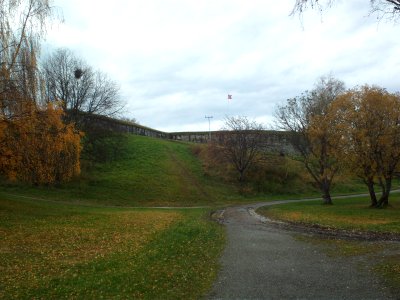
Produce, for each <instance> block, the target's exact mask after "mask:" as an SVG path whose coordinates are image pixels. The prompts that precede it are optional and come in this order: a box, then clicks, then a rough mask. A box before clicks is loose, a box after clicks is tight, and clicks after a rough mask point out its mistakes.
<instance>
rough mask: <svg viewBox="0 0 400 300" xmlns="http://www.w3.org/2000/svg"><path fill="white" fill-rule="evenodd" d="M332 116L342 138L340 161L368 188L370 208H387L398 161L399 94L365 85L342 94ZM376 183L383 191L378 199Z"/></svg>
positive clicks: (399, 133) (339, 152) (399, 154)
mask: <svg viewBox="0 0 400 300" xmlns="http://www.w3.org/2000/svg"><path fill="white" fill-rule="evenodd" d="M332 114H333V115H335V116H336V119H337V120H338V123H339V124H340V123H341V124H340V126H339V127H336V130H337V131H338V132H340V135H341V146H340V147H339V148H340V151H338V154H339V155H340V159H341V160H342V161H344V162H346V163H347V165H348V166H349V168H350V169H351V170H352V171H353V172H355V174H356V175H357V176H358V177H360V178H362V180H363V181H364V183H365V184H366V185H367V186H368V191H369V194H370V198H371V206H373V207H382V206H385V205H388V201H389V195H390V191H391V188H392V179H393V176H394V173H395V171H396V167H397V165H398V163H399V161H400V97H399V95H398V94H394V93H389V92H388V91H386V90H385V89H383V88H380V87H377V86H368V85H364V86H361V87H358V88H355V89H352V90H349V91H347V92H346V93H345V94H343V95H341V96H340V97H339V98H338V99H337V100H336V101H335V103H334V105H332ZM339 120H341V121H340V122H339ZM375 184H378V185H379V186H380V187H381V189H382V195H381V197H380V199H379V200H378V199H377V196H376V193H375V189H374V186H375Z"/></svg>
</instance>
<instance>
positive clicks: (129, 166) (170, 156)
mask: <svg viewBox="0 0 400 300" xmlns="http://www.w3.org/2000/svg"><path fill="white" fill-rule="evenodd" d="M5 191H6V192H7V193H10V194H18V195H29V197H38V198H44V199H51V200H58V201H68V202H75V203H84V204H101V205H117V206H200V205H215V204H217V203H218V202H219V201H220V200H221V199H226V198H231V197H235V196H234V194H235V193H232V187H231V186H229V185H227V184H224V183H221V182H216V181H215V179H214V180H212V179H209V178H206V177H205V176H204V174H203V171H202V166H201V162H200V161H199V159H198V158H196V157H195V156H194V155H193V154H192V152H191V150H190V145H189V144H185V143H180V142H173V141H167V140H160V139H154V138H149V137H142V136H135V135H130V136H128V139H127V146H126V149H125V154H124V155H123V156H122V157H120V158H119V159H117V160H115V161H113V162H112V163H102V164H100V163H98V164H94V165H93V166H91V167H90V168H87V169H86V170H84V171H83V172H82V176H81V177H80V178H79V179H76V180H74V181H72V182H70V183H68V184H64V185H60V186H58V187H26V186H15V185H11V186H9V187H7V188H6V189H5Z"/></svg>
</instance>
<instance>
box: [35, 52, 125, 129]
mask: <svg viewBox="0 0 400 300" xmlns="http://www.w3.org/2000/svg"><path fill="white" fill-rule="evenodd" d="M42 70H43V74H44V78H45V82H46V92H47V97H46V98H47V101H48V102H54V101H60V100H61V101H63V108H64V110H65V112H66V113H67V116H68V118H69V120H71V121H74V122H75V123H76V124H78V125H79V126H81V127H87V125H88V124H85V121H86V120H85V115H86V114H98V115H104V116H108V117H112V116H115V114H117V113H118V112H119V111H120V110H121V109H122V108H123V104H122V102H121V100H120V95H119V88H118V86H117V84H116V83H115V82H113V81H112V80H110V79H109V78H108V77H107V75H105V74H104V73H102V72H100V71H94V70H93V69H92V68H91V67H90V66H88V65H87V64H86V63H85V62H84V61H83V60H82V59H80V58H78V57H76V56H75V55H74V54H73V53H72V51H70V50H68V49H58V50H56V51H55V52H54V53H52V54H51V55H49V56H48V57H47V58H46V59H45V60H44V62H43V65H42ZM82 113H84V114H82Z"/></svg>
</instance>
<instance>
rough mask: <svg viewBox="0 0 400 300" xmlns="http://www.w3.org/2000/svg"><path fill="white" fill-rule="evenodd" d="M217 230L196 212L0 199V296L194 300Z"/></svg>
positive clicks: (220, 237) (210, 265)
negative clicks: (96, 206)
mask: <svg viewBox="0 0 400 300" xmlns="http://www.w3.org/2000/svg"><path fill="white" fill-rule="evenodd" d="M223 245H224V234H223V229H222V227H220V226H219V225H217V224H215V223H213V222H210V221H209V220H208V214H207V211H206V210H204V209H192V210H161V209H118V208H95V207H84V206H76V205H67V204H60V203H52V202H43V201H41V202H38V201H34V200H27V199H19V198H14V197H6V196H4V195H0V298H2V299H22V298H24V299H28V298H29V299H32V298H41V299H42V298H43V299H63V298H64V299H66V298H68V299H70V298H84V299H100V298H145V299H154V298H163V299H197V298H199V297H200V296H201V295H203V294H204V293H205V292H206V291H207V290H208V289H209V288H210V286H211V284H212V282H213V280H214V279H215V277H216V272H217V260H218V258H219V256H220V253H221V251H222V249H223Z"/></svg>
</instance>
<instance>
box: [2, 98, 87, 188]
mask: <svg viewBox="0 0 400 300" xmlns="http://www.w3.org/2000/svg"><path fill="white" fill-rule="evenodd" d="M24 112H25V113H24V114H22V115H21V117H19V118H13V119H12V120H9V121H7V122H0V124H1V125H0V172H1V173H2V174H3V175H4V176H6V178H8V179H10V180H20V181H23V182H29V183H33V184H51V183H54V182H61V181H66V180H69V179H71V178H72V177H73V176H75V175H77V174H79V172H80V162H79V157H80V151H81V144H80V139H81V134H80V133H79V132H77V131H76V130H75V128H74V125H73V124H64V123H63V121H62V114H63V111H62V109H61V108H58V107H55V106H53V105H52V104H48V105H47V106H46V107H45V108H38V107H36V105H35V104H34V103H33V102H31V101H28V102H26V103H25V110H24Z"/></svg>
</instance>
